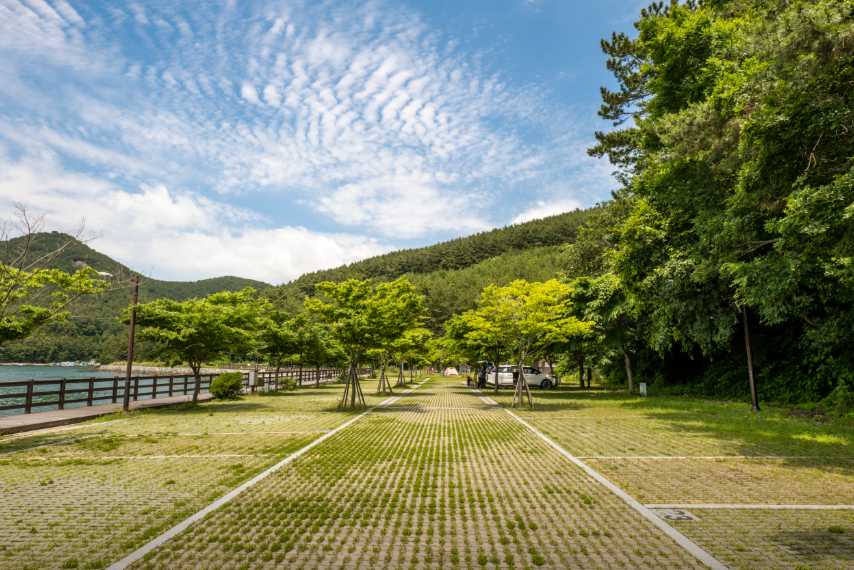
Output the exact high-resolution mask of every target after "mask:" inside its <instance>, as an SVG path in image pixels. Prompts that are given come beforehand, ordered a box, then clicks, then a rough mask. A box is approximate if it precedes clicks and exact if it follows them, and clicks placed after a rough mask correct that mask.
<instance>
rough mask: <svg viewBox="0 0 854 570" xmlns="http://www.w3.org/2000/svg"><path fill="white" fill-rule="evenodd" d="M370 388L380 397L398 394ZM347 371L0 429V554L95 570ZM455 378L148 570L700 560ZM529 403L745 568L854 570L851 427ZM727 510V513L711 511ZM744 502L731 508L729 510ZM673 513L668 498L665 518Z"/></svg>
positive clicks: (325, 447) (201, 529) (202, 495)
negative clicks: (210, 398)
mask: <svg viewBox="0 0 854 570" xmlns="http://www.w3.org/2000/svg"><path fill="white" fill-rule="evenodd" d="M374 386H375V383H372V382H365V383H364V391H365V395H366V397H367V399H368V403H369V404H370V405H374V404H377V403H379V402H380V401H381V400H383V399H385V397H380V396H376V395H374V394H373V390H374ZM341 389H342V388H341V386H340V385H324V386H321V387H320V388H303V389H300V390H298V391H295V392H287V393H282V394H278V395H254V396H248V397H245V398H244V399H242V400H239V401H235V402H210V403H204V404H201V405H198V406H183V407H180V406H178V407H173V408H161V409H153V410H147V411H141V412H134V413H131V414H128V415H115V416H110V417H106V418H101V419H99V420H97V421H93V422H89V423H86V424H80V425H77V426H73V427H71V429H67V428H66V429H62V428H60V429H56V430H52V431H50V432H48V433H40V434H37V435H29V436H27V435H25V436H8V437H6V438H3V439H0V491H2V497H3V500H2V501H0V567H14V568H63V567H64V568H75V567H76V568H100V567H104V566H106V565H108V564H110V563H112V562H115V561H116V560H119V559H120V558H122V557H123V556H125V555H127V554H128V553H129V552H131V551H133V550H134V549H136V548H138V547H139V546H141V545H142V544H144V543H145V542H147V541H148V540H150V539H151V538H153V537H155V536H157V535H158V534H160V533H161V532H163V531H164V530H166V529H167V528H169V527H171V526H172V525H174V524H175V523H177V522H178V521H180V520H183V519H184V518H186V517H187V516H188V515H190V514H192V513H194V512H196V511H198V510H199V509H200V508H202V507H204V506H206V505H207V504H209V503H210V502H211V501H212V500H214V499H216V498H217V497H220V496H222V495H223V494H225V493H226V492H227V491H229V490H231V489H233V488H234V487H236V486H237V485H239V484H240V483H242V482H243V481H245V480H247V479H249V478H251V476H253V475H254V474H256V473H258V472H260V471H261V470H262V469H264V468H266V467H268V466H270V465H272V464H274V463H276V462H277V461H279V460H280V459H282V458H283V457H285V456H287V455H288V454H290V453H292V452H293V451H296V450H297V449H299V448H301V447H303V446H304V445H306V444H307V443H309V442H311V441H313V440H314V439H316V438H318V437H320V436H321V435H323V434H325V433H327V432H328V431H329V430H331V429H334V428H335V427H336V426H339V425H341V424H342V423H344V422H345V421H347V420H348V419H350V418H352V417H353V415H354V414H353V413H349V412H348V413H344V412H339V411H337V410H336V409H335V404H336V402H337V398H338V397H339V396H340V393H341ZM483 395H487V396H490V397H494V399H495V400H497V401H498V403H499V404H500V406H495V405H490V404H489V402H488V401H484V400H482V399H481V398H480V397H479V395H477V394H474V393H472V392H471V391H470V390H468V389H466V388H465V386H464V385H462V381H461V379H459V378H449V379H442V378H436V379H432V380H430V381H429V382H427V383H426V384H424V385H422V386H420V387H419V388H418V389H417V390H416V391H415V392H413V393H411V394H410V395H406V396H403V397H402V398H401V399H399V400H397V401H396V402H394V403H393V404H392V405H390V406H388V407H385V408H381V409H377V410H375V411H374V412H373V413H371V414H369V415H368V416H365V417H363V418H362V419H360V420H359V421H358V422H356V423H354V424H352V425H350V426H349V427H347V428H346V429H344V430H342V431H340V432H338V433H336V434H335V435H333V436H332V437H330V438H329V439H327V440H326V441H324V442H322V443H321V444H320V445H318V446H317V447H315V448H313V449H312V450H311V451H309V452H308V453H307V454H305V455H303V456H302V457H301V458H299V459H298V460H297V461H295V462H294V463H292V464H290V465H288V466H287V467H285V468H283V469H281V470H280V471H277V472H276V473H274V474H272V475H270V476H269V477H267V478H266V479H263V480H262V481H261V482H260V483H258V484H257V485H256V486H254V487H252V488H250V489H249V490H247V491H246V492H244V493H243V494H241V495H239V496H238V497H237V498H235V499H234V500H233V501H232V502H230V503H228V504H227V505H225V506H224V507H222V508H221V509H219V510H217V511H215V512H214V513H212V514H211V515H210V516H208V517H207V518H205V519H204V520H202V521H200V522H199V523H197V524H195V525H193V526H191V527H190V528H189V529H188V530H187V531H186V532H184V533H182V534H181V535H179V536H178V537H176V538H175V539H173V540H171V541H169V542H167V543H166V544H164V545H162V546H161V547H159V548H158V549H156V550H154V551H153V552H152V553H151V554H150V555H149V556H148V557H147V558H145V559H144V560H142V561H140V562H139V563H138V564H137V565H136V566H138V567H143V568H181V567H204V568H208V567H209V568H213V567H216V568H248V567H253V568H254V567H270V568H272V567H277V566H278V567H281V566H288V567H307V568H316V567H345V568H374V567H380V566H382V567H392V568H444V567H451V568H481V567H482V568H497V567H500V568H536V567H551V568H565V567H579V568H642V567H647V568H690V567H700V564H699V562H697V561H696V559H694V558H693V557H692V556H691V555H690V554H689V553H688V552H686V551H685V550H683V549H682V548H681V547H679V546H678V545H677V544H676V543H675V542H673V541H672V540H671V539H670V538H669V537H667V536H666V535H665V534H663V533H662V532H661V531H660V530H659V529H657V528H656V527H655V526H653V525H652V524H651V523H649V522H648V521H647V520H646V519H644V518H642V517H641V516H640V515H639V514H638V513H637V512H636V511H634V510H632V509H631V508H629V507H628V506H627V505H626V504H625V503H624V502H622V501H621V500H619V499H618V498H617V497H616V496H615V495H613V494H612V493H610V492H609V491H608V490H607V489H606V488H605V487H603V486H602V485H601V484H599V483H597V482H596V481H594V480H593V479H591V478H590V477H588V476H587V475H586V474H585V473H584V472H583V471H581V470H580V469H579V468H578V467H576V466H575V465H573V464H572V463H570V462H569V461H567V460H566V459H565V458H563V457H562V456H560V454H558V453H557V452H556V451H555V450H554V449H552V448H551V447H549V446H548V445H547V444H546V443H545V442H543V441H542V440H541V439H539V438H538V437H537V436H536V435H534V434H533V433H532V432H531V431H530V430H528V429H527V428H526V427H525V426H523V425H522V424H521V423H519V422H517V421H516V420H514V419H513V418H512V417H511V416H510V415H509V414H507V413H505V412H504V411H503V410H502V409H501V406H506V405H508V404H509V401H510V394H509V393H508V392H506V391H505V392H501V393H499V395H497V396H494V395H493V393H492V392H491V391H490V390H487V391H486V392H485V393H484V394H483ZM534 395H535V402H536V408H535V409H534V410H533V411H527V410H525V411H521V412H519V415H520V416H522V417H523V418H524V419H525V420H526V421H528V422H530V423H531V424H532V425H534V426H535V427H537V428H538V429H540V430H541V431H543V432H544V433H545V434H546V435H548V436H549V437H550V438H552V439H553V440H555V441H556V442H558V443H559V444H560V445H561V446H563V447H564V448H565V449H567V450H568V451H569V452H570V453H572V454H573V455H575V456H577V457H579V458H581V459H582V461H584V462H585V463H587V464H588V465H589V466H591V467H593V468H594V469H596V470H597V471H599V472H600V473H602V474H603V475H604V476H605V477H607V478H608V479H609V480H611V481H612V482H614V483H615V484H617V485H618V486H620V487H621V488H622V489H623V490H625V491H627V492H628V493H629V494H630V495H632V496H633V497H634V498H636V499H637V500H638V501H640V502H641V503H643V504H647V505H651V506H652V507H655V506H656V505H677V506H679V507H680V508H684V509H686V510H687V511H689V512H690V513H691V514H692V515H693V516H694V518H695V519H696V520H690V521H673V522H670V524H671V525H672V526H674V527H676V528H677V529H678V530H680V531H681V532H682V533H684V534H685V535H686V536H688V537H689V538H690V539H692V540H693V541H695V542H696V543H697V544H699V545H700V546H702V547H703V548H705V549H706V550H707V551H709V552H711V554H712V555H714V556H715V557H717V558H718V559H719V560H721V561H722V562H724V563H725V564H727V565H729V566H731V567H734V568H735V567H741V568H759V567H773V568H843V567H851V566H852V565H854V511H851V510H806V509H802V508H799V509H788V510H771V509H768V508H762V509H752V508H745V505H748V506H749V505H839V504H849V505H850V504H852V503H854V500H852V499H854V451H852V445H851V442H852V439H854V426H851V425H847V424H843V423H835V424H834V423H826V424H821V423H816V422H813V421H810V420H808V419H804V418H793V417H789V416H787V415H786V414H785V412H784V411H783V410H776V409H773V408H769V409H767V410H766V411H763V412H762V414H760V415H758V416H757V415H754V414H752V413H751V412H750V411H749V409H748V408H747V406H746V405H744V404H734V403H722V402H710V401H702V400H696V399H687V398H646V399H641V398H634V397H629V396H627V395H625V394H620V393H608V392H601V391H579V390H571V389H561V390H553V391H548V392H542V391H535V392H534ZM716 505H717V506H716ZM722 505H736V508H721V507H722ZM656 512H659V511H656Z"/></svg>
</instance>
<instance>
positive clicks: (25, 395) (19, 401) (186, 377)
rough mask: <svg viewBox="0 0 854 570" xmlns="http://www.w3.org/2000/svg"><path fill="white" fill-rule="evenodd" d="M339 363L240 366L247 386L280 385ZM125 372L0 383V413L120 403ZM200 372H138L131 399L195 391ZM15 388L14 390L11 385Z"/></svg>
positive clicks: (307, 379)
mask: <svg viewBox="0 0 854 570" xmlns="http://www.w3.org/2000/svg"><path fill="white" fill-rule="evenodd" d="M341 373H342V371H341V369H338V368H320V369H317V368H304V369H303V370H302V372H300V370H299V369H298V368H283V369H281V370H279V371H278V372H277V371H275V370H259V371H257V372H254V371H248V372H241V374H242V375H243V389H244V391H245V392H258V391H262V392H269V391H277V390H281V389H282V388H285V387H287V386H288V385H290V384H293V383H301V384H303V385H310V384H314V383H329V382H334V381H336V380H337V379H338V378H339V377H340V375H341ZM218 375H219V374H200V375H199V379H200V383H199V391H200V392H209V391H210V386H211V382H212V381H213V379H214V378H216V377H217V376H218ZM125 383H126V380H125V378H123V377H121V376H115V377H113V378H64V379H59V380H19V381H14V382H3V383H0V390H2V392H0V415H12V414H21V413H23V414H30V413H33V412H41V411H46V410H50V409H59V410H64V409H65V408H66V407H82V406H94V405H97V404H117V403H120V402H122V401H123V400H124V395H125ZM195 387H196V378H195V376H193V375H192V374H163V375H145V376H134V377H132V378H131V380H130V386H129V394H130V397H129V399H130V400H131V401H138V400H153V399H157V398H169V397H172V396H187V395H192V394H193V391H194V390H195ZM10 390H11V391H10Z"/></svg>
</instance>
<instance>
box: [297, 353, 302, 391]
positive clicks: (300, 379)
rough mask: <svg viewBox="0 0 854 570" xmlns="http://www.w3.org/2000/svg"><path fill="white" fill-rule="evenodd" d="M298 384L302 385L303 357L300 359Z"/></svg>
mask: <svg viewBox="0 0 854 570" xmlns="http://www.w3.org/2000/svg"><path fill="white" fill-rule="evenodd" d="M297 386H302V357H300V359H299V372H298V373H297Z"/></svg>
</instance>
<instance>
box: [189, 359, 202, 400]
mask: <svg viewBox="0 0 854 570" xmlns="http://www.w3.org/2000/svg"><path fill="white" fill-rule="evenodd" d="M190 368H191V369H192V370H193V378H195V386H193V403H194V404H195V403H197V402H198V401H199V392H201V391H202V376H201V374H200V372H201V369H202V366H201V364H198V365H194V364H190Z"/></svg>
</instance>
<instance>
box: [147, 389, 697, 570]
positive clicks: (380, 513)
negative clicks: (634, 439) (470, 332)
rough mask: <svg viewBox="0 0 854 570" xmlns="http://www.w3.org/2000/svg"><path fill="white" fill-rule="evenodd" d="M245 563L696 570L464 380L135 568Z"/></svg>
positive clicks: (375, 419)
mask: <svg viewBox="0 0 854 570" xmlns="http://www.w3.org/2000/svg"><path fill="white" fill-rule="evenodd" d="M245 565H248V566H250V567H274V566H280V567H281V566H287V567H306V568H317V567H347V568H374V567H391V568H410V567H417V568H425V567H426V568H445V567H459V568H471V567H479V566H483V567H487V566H489V567H502V568H510V567H513V568H526V567H536V566H547V567H552V568H558V567H561V568H564V567H578V568H606V567H607V568H620V567H622V568H645V567H646V568H691V567H699V566H700V564H699V563H698V562H697V561H696V560H695V559H694V558H693V557H692V555H690V554H689V553H688V552H686V551H685V550H683V549H682V548H681V547H680V546H678V545H677V544H676V543H675V542H673V540H671V539H670V538H669V537H667V536H666V535H664V534H663V533H662V532H661V531H660V530H658V529H657V528H655V527H654V526H653V525H652V524H651V523H649V522H648V521H646V520H645V519H643V518H642V517H641V516H640V515H639V514H638V513H636V512H635V511H633V510H631V509H630V508H629V507H628V506H627V505H626V504H625V503H623V502H622V501H620V500H619V499H618V498H617V497H616V496H614V495H613V494H611V493H610V492H609V491H607V490H606V489H605V488H604V487H602V486H601V485H600V484H599V483H597V482H595V481H594V480H593V479H591V478H590V477H588V476H587V475H586V474H584V473H583V472H582V471H581V470H580V469H578V468H577V467H575V466H574V465H572V464H570V463H569V462H568V461H566V460H565V459H564V458H563V457H561V456H560V454H558V453H556V452H555V450H553V449H552V448H550V447H549V446H547V445H546V444H545V443H544V442H543V441H542V440H540V439H539V438H538V437H536V436H535V435H534V434H533V433H532V432H531V431H530V430H528V429H527V428H526V427H525V426H523V425H522V424H520V423H519V422H517V421H516V420H514V419H513V418H512V417H511V416H510V415H509V414H507V413H505V412H504V411H503V410H501V409H499V408H497V407H494V406H489V405H486V404H484V403H483V402H482V401H481V400H480V399H479V398H478V397H477V396H475V395H473V394H472V393H471V392H469V391H468V390H466V389H465V387H464V386H461V385H460V384H459V381H458V380H454V381H448V380H437V381H433V382H431V383H429V384H427V385H426V386H424V387H422V388H421V389H420V390H419V391H418V392H416V393H414V394H412V395H411V396H408V397H405V398H402V399H401V400H399V401H397V402H396V403H395V404H393V405H392V406H389V407H388V408H384V409H381V410H377V411H375V412H373V413H372V414H370V415H368V416H366V417H365V418H364V419H362V420H361V421H359V422H358V423H356V424H353V425H352V426H350V427H349V428H347V429H346V430H344V431H342V432H340V433H338V434H336V435H334V436H333V437H331V438H330V439H328V440H327V441H325V442H324V443H323V444H322V445H320V446H318V447H316V448H315V449H313V450H312V451H311V452H310V453H309V454H307V455H305V456H303V457H302V458H300V459H299V460H298V461H297V462H295V463H293V464H292V465H291V466H290V467H289V468H287V469H282V470H281V471H278V472H276V473H274V474H272V475H271V476H270V477H268V478H266V479H264V480H263V481H261V482H260V483H258V484H257V485H256V486H255V487H252V488H250V489H249V490H247V491H246V492H245V493H244V494H242V495H240V496H238V497H237V498H236V499H235V500H234V501H233V502H231V503H229V504H227V505H226V506H224V507H222V508H221V509H220V510H218V511H215V512H214V513H213V514H211V515H210V516H209V517H207V518H206V519H204V520H203V521H201V522H200V523H198V524H196V525H194V526H192V527H191V528H190V529H189V530H188V531H187V532H186V533H184V534H182V535H180V536H179V537H177V538H176V539H174V540H172V541H170V542H167V543H166V544H164V545H163V546H161V547H160V548H158V549H157V550H155V551H154V552H152V554H151V555H150V556H149V557H147V558H146V559H145V560H143V561H142V562H141V563H139V564H138V566H140V567H143V568H176V567H213V566H216V567H218V568H240V567H244V566H245Z"/></svg>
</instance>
